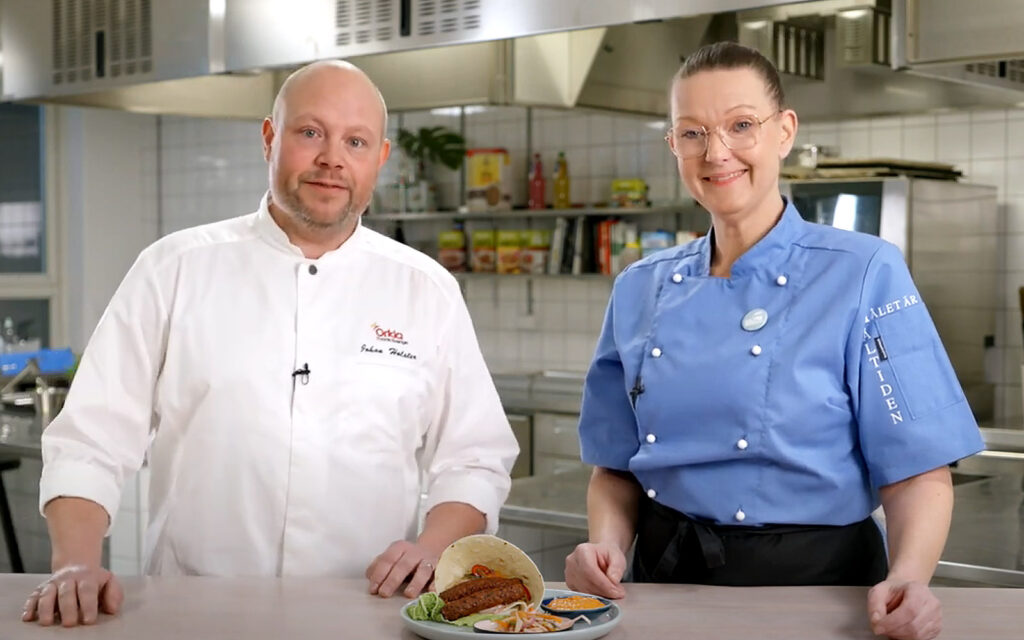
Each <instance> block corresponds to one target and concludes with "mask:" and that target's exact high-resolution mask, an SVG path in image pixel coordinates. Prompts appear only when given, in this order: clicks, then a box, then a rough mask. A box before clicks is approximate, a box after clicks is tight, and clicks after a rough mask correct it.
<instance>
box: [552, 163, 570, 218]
mask: <svg viewBox="0 0 1024 640" xmlns="http://www.w3.org/2000/svg"><path fill="white" fill-rule="evenodd" d="M552 200H553V205H554V207H555V208H556V209H568V208H569V207H571V206H572V200H570V198H569V162H568V161H567V160H566V159H565V152H564V151H559V152H558V162H557V163H556V164H555V184H554V196H553V198H552Z"/></svg>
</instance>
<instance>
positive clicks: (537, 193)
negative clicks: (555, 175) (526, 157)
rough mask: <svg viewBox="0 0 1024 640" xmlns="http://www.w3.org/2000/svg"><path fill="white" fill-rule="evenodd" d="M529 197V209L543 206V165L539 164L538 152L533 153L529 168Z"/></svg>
mask: <svg viewBox="0 0 1024 640" xmlns="http://www.w3.org/2000/svg"><path fill="white" fill-rule="evenodd" d="M529 186H530V198H529V203H528V205H527V206H528V207H529V208H530V209H543V208H544V189H545V185H544V165H543V164H541V161H540V154H539V153H535V154H533V166H532V167H531V168H530V185H529Z"/></svg>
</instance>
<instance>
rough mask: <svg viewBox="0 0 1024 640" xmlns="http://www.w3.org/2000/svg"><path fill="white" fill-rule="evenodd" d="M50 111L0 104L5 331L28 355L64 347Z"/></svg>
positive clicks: (1, 316)
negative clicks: (51, 181) (51, 188)
mask: <svg viewBox="0 0 1024 640" xmlns="http://www.w3.org/2000/svg"><path fill="white" fill-rule="evenodd" d="M50 109H52V108H49V107H38V106H33V105H22V104H0V140H2V141H3V144H0V331H2V330H3V327H4V326H5V324H6V326H7V329H6V330H7V332H11V331H12V330H13V332H14V334H15V335H17V337H18V344H19V345H20V347H21V348H22V349H25V350H28V349H31V348H39V347H61V346H64V345H63V344H62V343H63V342H64V339H63V332H62V331H59V330H56V328H57V327H60V324H59V323H58V322H56V318H55V313H54V312H55V311H56V310H59V308H60V304H59V300H60V288H59V277H58V273H57V269H56V263H57V262H58V260H57V259H56V256H55V253H54V246H51V244H52V243H51V238H53V237H55V234H56V228H55V225H54V220H52V219H50V216H49V214H48V210H49V207H48V203H49V202H50V201H51V198H50V197H48V193H49V184H48V179H49V176H48V172H47V171H46V170H45V169H44V167H45V166H46V164H47V159H48V157H49V156H51V155H52V154H48V153H47V152H46V151H45V150H46V149H48V148H49V146H48V145H49V144H51V143H50V142H48V141H49V138H48V137H47V127H46V126H45V123H46V122H47V119H48V118H50V117H52V115H50V114H51V111H49V110H50ZM8 319H10V320H9V321H8ZM55 338H56V342H57V344H54V341H55V340H54V339H55ZM5 346H6V345H5Z"/></svg>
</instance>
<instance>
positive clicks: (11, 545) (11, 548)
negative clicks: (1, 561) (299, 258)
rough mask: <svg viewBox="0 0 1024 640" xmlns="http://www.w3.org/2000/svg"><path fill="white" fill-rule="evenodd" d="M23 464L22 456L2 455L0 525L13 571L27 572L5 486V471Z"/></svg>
mask: <svg viewBox="0 0 1024 640" xmlns="http://www.w3.org/2000/svg"><path fill="white" fill-rule="evenodd" d="M20 466H21V458H9V457H0V525H3V530H4V542H6V543H7V557H8V559H10V561H11V572H12V573H25V567H24V565H22V564H21V551H19V550H18V539H17V538H16V537H15V535H14V517H13V516H12V515H11V505H10V504H9V503H8V502H7V490H6V489H5V488H4V471H13V470H15V469H17V468H18V467H20Z"/></svg>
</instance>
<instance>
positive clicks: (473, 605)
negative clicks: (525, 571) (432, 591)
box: [441, 578, 530, 620]
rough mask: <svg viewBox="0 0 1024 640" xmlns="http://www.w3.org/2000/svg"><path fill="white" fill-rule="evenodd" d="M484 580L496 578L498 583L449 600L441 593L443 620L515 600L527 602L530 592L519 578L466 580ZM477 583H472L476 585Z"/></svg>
mask: <svg viewBox="0 0 1024 640" xmlns="http://www.w3.org/2000/svg"><path fill="white" fill-rule="evenodd" d="M485 580H496V581H499V583H498V584H493V583H492V585H491V586H490V587H489V588H485V589H482V590H479V591H473V592H470V593H468V594H466V595H464V596H462V597H461V598H459V599H457V600H452V601H449V600H448V599H447V598H445V596H444V594H442V595H441V599H442V600H444V602H445V605H444V607H442V608H441V615H442V616H444V619H445V620H457V619H459V618H462V617H464V616H468V615H470V614H473V613H478V612H480V611H483V610H484V609H489V608H491V607H496V606H498V605H502V604H511V603H513V602H516V601H517V600H522V601H524V602H528V601H529V600H530V592H529V591H527V589H526V587H525V586H524V585H523V581H522V580H520V579H519V578H479V579H477V580H468V581H467V582H470V583H472V582H483V581H485ZM463 584H466V583H460V584H459V585H456V587H458V586H462V585H463ZM476 586H477V585H474V587H476ZM453 589H455V587H452V589H448V590H447V591H445V592H444V593H450V592H451V591H452V590H453Z"/></svg>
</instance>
